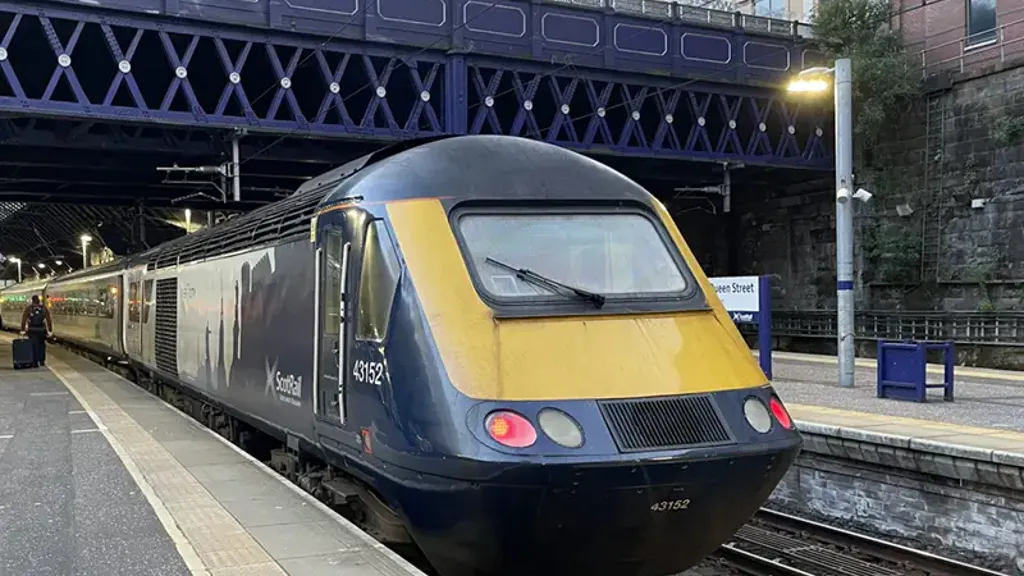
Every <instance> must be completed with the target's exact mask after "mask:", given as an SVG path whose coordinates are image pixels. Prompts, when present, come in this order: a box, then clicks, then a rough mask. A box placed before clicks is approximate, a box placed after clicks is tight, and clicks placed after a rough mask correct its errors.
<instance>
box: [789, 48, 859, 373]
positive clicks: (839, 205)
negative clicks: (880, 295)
mask: <svg viewBox="0 0 1024 576" xmlns="http://www.w3.org/2000/svg"><path fill="white" fill-rule="evenodd" d="M828 74H832V76H833V79H834V86H835V117H836V152H835V154H836V308H837V317H836V332H837V335H836V336H837V348H838V349H837V357H838V359H839V386H840V387H842V388H852V387H853V383H854V380H853V373H854V359H855V357H856V354H855V346H854V344H855V342H854V337H855V324H854V319H855V315H854V301H853V206H851V205H850V198H851V197H854V198H857V199H858V200H861V201H863V202H866V201H867V200H868V199H870V198H871V194H870V193H869V192H867V191H866V190H858V191H857V192H856V193H855V194H851V193H850V191H851V189H852V188H853V66H852V63H851V62H850V59H849V58H841V59H839V60H836V62H835V67H834V68H821V67H818V68H809V69H807V70H804V71H802V72H800V74H799V75H798V76H797V78H796V79H795V80H794V81H793V82H791V83H790V84H789V87H788V88H789V90H790V91H791V92H824V91H826V90H828V82H827V81H825V80H824V79H822V78H821V76H825V75H828Z"/></svg>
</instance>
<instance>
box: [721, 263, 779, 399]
mask: <svg viewBox="0 0 1024 576" xmlns="http://www.w3.org/2000/svg"><path fill="white" fill-rule="evenodd" d="M768 278H769V277H768V276H718V277H716V278H708V280H710V281H711V285H712V286H714V287H715V293H716V294H718V299H719V300H721V301H722V306H724V307H725V311H726V312H728V313H729V317H730V318H732V321H733V322H735V323H736V324H756V325H757V343H758V351H759V353H760V354H759V361H760V364H761V370H763V371H764V375H765V376H766V377H767V378H768V379H769V380H771V379H772V300H771V287H770V285H769V283H768Z"/></svg>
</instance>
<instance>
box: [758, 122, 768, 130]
mask: <svg viewBox="0 0 1024 576" xmlns="http://www.w3.org/2000/svg"><path fill="white" fill-rule="evenodd" d="M757 129H758V130H760V131H761V132H767V131H768V127H767V126H765V125H764V122H761V123H760V124H758V125H757Z"/></svg>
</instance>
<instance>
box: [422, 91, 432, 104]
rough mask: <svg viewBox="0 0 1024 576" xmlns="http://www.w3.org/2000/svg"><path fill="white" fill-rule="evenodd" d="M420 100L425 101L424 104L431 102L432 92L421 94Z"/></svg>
mask: <svg viewBox="0 0 1024 576" xmlns="http://www.w3.org/2000/svg"><path fill="white" fill-rule="evenodd" d="M420 100H423V101H424V102H430V92H427V91H426V90H424V91H423V92H420Z"/></svg>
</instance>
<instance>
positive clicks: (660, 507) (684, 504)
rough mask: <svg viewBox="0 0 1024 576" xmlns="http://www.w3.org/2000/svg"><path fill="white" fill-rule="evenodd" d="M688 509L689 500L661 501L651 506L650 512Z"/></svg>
mask: <svg viewBox="0 0 1024 576" xmlns="http://www.w3.org/2000/svg"><path fill="white" fill-rule="evenodd" d="M689 507H690V499H689V498H682V499H680V500H662V501H661V502H655V503H654V504H651V512H673V511H675V510H686V509H687V508H689Z"/></svg>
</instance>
